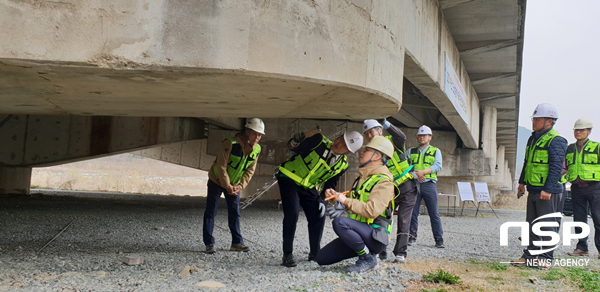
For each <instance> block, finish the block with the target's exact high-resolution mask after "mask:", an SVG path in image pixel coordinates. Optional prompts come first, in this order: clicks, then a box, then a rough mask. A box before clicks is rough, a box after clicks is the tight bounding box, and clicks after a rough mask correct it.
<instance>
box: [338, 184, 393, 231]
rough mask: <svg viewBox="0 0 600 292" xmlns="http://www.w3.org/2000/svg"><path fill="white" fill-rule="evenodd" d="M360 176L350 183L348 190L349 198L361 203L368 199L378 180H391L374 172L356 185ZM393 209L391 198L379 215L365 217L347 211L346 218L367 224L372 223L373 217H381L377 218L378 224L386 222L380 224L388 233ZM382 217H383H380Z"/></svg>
mask: <svg viewBox="0 0 600 292" xmlns="http://www.w3.org/2000/svg"><path fill="white" fill-rule="evenodd" d="M359 179H360V178H357V179H356V180H355V181H354V184H353V185H352V191H351V192H350V198H352V199H356V200H359V201H361V202H363V203H366V202H367V201H368V200H369V195H370V194H371V191H372V190H373V188H374V187H375V185H377V184H378V183H379V182H380V181H382V180H384V179H387V180H389V181H391V179H390V178H389V177H388V176H386V175H382V174H374V175H371V176H369V177H368V178H367V179H365V181H363V183H362V184H360V186H359V185H358V180H359ZM393 211H394V200H391V201H390V203H389V204H388V207H387V208H386V210H385V211H383V213H382V214H381V215H379V217H377V218H366V217H363V216H360V215H358V214H354V213H352V212H351V211H350V212H348V218H350V219H354V220H356V221H358V222H363V223H367V224H372V223H373V222H374V221H375V219H380V218H381V219H383V220H378V221H379V222H378V223H379V224H384V223H388V225H387V226H382V227H384V228H385V229H386V232H387V233H388V234H389V233H390V232H391V231H392V220H391V219H392V214H393ZM382 217H383V218H382ZM381 221H385V222H381Z"/></svg>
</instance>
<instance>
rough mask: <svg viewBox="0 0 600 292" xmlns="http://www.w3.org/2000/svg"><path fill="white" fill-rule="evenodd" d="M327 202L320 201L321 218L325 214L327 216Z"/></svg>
mask: <svg viewBox="0 0 600 292" xmlns="http://www.w3.org/2000/svg"><path fill="white" fill-rule="evenodd" d="M325 209H326V207H325V204H324V203H323V202H319V212H321V213H320V214H319V218H323V216H325Z"/></svg>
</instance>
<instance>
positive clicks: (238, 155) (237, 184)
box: [202, 118, 265, 253]
mask: <svg viewBox="0 0 600 292" xmlns="http://www.w3.org/2000/svg"><path fill="white" fill-rule="evenodd" d="M264 134H265V124H264V123H263V121H262V120H261V119H257V118H253V119H249V120H248V121H247V122H246V125H245V127H244V131H243V132H241V133H238V134H236V135H235V137H233V138H229V139H225V140H223V142H222V143H221V148H220V149H219V153H218V154H217V157H216V159H215V162H214V163H213V165H212V166H211V167H210V170H209V171H208V178H209V180H208V191H207V194H206V209H205V210H204V220H203V225H202V236H203V240H204V244H205V245H206V253H215V252H216V249H215V238H214V237H213V236H212V233H213V228H214V225H215V216H216V215H217V209H218V207H219V200H220V198H221V194H225V201H226V202H227V217H228V221H229V230H230V231H231V248H230V250H233V251H249V250H250V248H249V247H248V246H246V245H245V244H244V239H243V238H242V234H241V231H240V196H239V193H240V191H241V190H243V189H244V188H245V187H246V186H247V185H248V183H249V182H250V179H252V175H254V170H255V169H256V163H257V160H258V155H259V154H260V145H259V144H258V141H260V138H261V137H262V135H264Z"/></svg>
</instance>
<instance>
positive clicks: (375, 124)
mask: <svg viewBox="0 0 600 292" xmlns="http://www.w3.org/2000/svg"><path fill="white" fill-rule="evenodd" d="M375 127H381V128H383V126H382V125H381V124H380V123H379V122H378V121H376V120H365V122H364V123H363V134H364V133H365V132H366V131H368V130H371V129H373V128H375Z"/></svg>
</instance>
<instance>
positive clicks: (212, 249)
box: [205, 244, 217, 254]
mask: <svg viewBox="0 0 600 292" xmlns="http://www.w3.org/2000/svg"><path fill="white" fill-rule="evenodd" d="M215 252H217V250H216V249H215V245H214V244H209V245H207V246H206V251H205V253H208V254H213V253H215Z"/></svg>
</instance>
